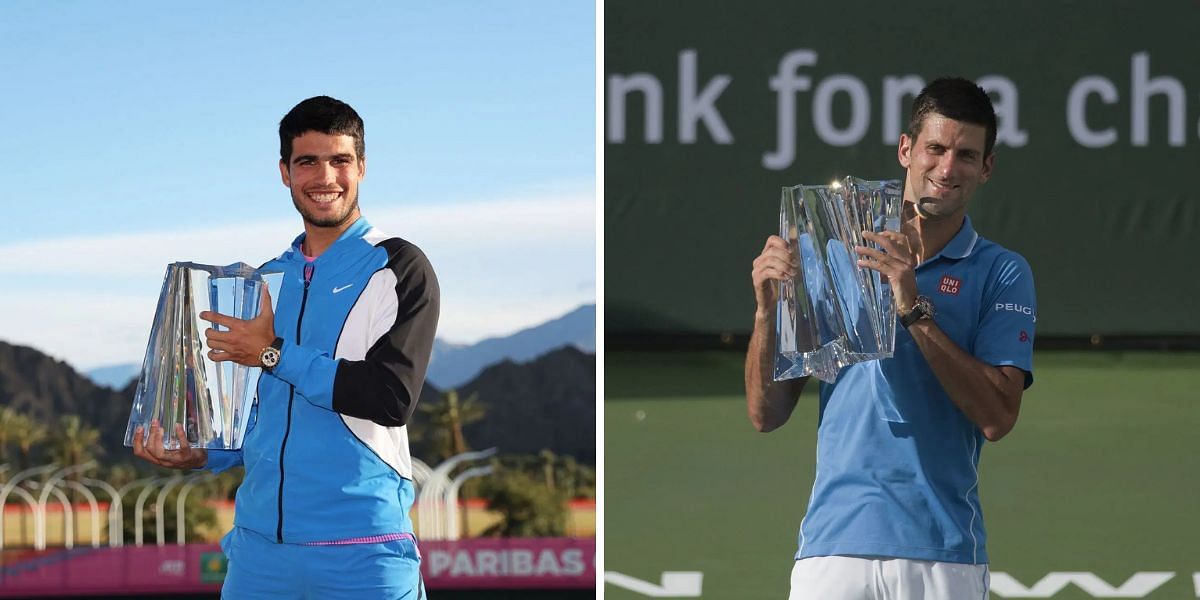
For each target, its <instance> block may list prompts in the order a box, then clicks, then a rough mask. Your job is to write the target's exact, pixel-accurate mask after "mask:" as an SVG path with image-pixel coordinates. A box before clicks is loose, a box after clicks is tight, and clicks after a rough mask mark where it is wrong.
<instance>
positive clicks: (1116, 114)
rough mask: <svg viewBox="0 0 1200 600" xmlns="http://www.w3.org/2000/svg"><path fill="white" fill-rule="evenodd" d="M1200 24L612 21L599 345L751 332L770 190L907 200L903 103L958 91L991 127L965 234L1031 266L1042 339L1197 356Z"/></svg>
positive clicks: (1191, 12)
mask: <svg viewBox="0 0 1200 600" xmlns="http://www.w3.org/2000/svg"><path fill="white" fill-rule="evenodd" d="M835 5H836V6H835ZM1198 24H1200V3H1197V2H1190V1H1189V2H1171V3H1152V4H1146V3H1134V2H1122V3H1108V2H1099V3H1097V2H1059V3H1042V2H1028V1H1026V2H1007V3H1001V4H997V5H982V4H980V5H972V4H967V5H964V4H962V3H950V2H941V1H938V2H922V3H920V4H919V5H913V4H911V3H860V2H838V3H833V2H828V3H824V4H816V3H799V2H797V3H775V2H751V3H740V2H739V3H732V2H636V1H631V0H609V1H608V2H606V3H605V15H604V27H605V29H604V31H605V44H604V61H605V65H604V69H605V89H604V94H605V114H604V130H605V131H604V134H605V138H606V149H605V154H604V160H605V167H604V188H605V189H604V230H605V231H604V235H605V241H604V256H605V267H604V268H605V281H606V282H607V283H606V290H605V300H606V304H607V306H606V321H605V327H606V330H607V332H609V333H616V334H626V335H628V334H657V333H735V334H737V333H746V332H748V330H749V329H750V326H751V319H752V314H753V293H752V290H751V288H750V264H751V261H752V260H753V259H754V257H755V256H757V254H758V252H759V251H761V249H762V246H763V243H764V241H765V239H766V236H767V235H769V234H771V233H773V232H774V231H775V229H776V228H777V222H778V207H779V195H780V188H781V187H783V186H785V185H794V184H798V183H814V184H815V183H825V182H829V181H831V180H832V179H834V178H835V177H841V176H845V175H849V174H852V175H856V176H859V177H863V178H867V179H886V178H901V177H902V176H903V171H902V170H901V168H900V166H899V164H898V163H897V160H896V149H895V142H896V140H897V139H898V135H899V133H900V131H901V130H902V129H903V128H905V127H906V126H907V122H908V111H909V107H910V105H911V102H912V98H913V96H915V93H916V92H917V91H919V89H920V87H921V85H922V83H923V82H927V81H930V80H932V79H934V78H936V77H939V76H942V75H961V76H964V77H968V78H970V79H974V80H976V81H978V82H980V83H981V85H983V86H984V87H985V88H986V89H988V90H989V92H990V93H992V96H993V101H994V102H995V103H996V107H997V112H998V115H999V119H1000V127H999V140H998V145H997V149H996V153H997V157H996V165H995V171H994V173H993V177H992V180H991V181H990V182H988V183H987V184H985V185H984V186H983V187H981V188H980V190H979V191H978V192H977V194H976V195H975V198H974V200H973V201H972V205H971V210H970V214H971V217H972V219H973V220H974V223H975V226H976V228H977V229H978V230H979V232H980V233H981V235H983V236H984V237H986V238H989V239H992V240H994V241H996V242H999V243H1000V244H1003V245H1004V246H1007V247H1008V248H1010V249H1013V250H1015V251H1017V252H1020V253H1021V254H1022V255H1024V256H1025V257H1026V259H1028V260H1029V262H1030V264H1031V265H1032V267H1033V271H1034V276H1035V280H1036V282H1037V290H1038V303H1039V315H1038V326H1039V329H1038V333H1039V335H1054V336H1086V335H1093V334H1104V335H1150V336H1155V335H1197V334H1200V310H1197V306H1196V302H1197V301H1196V299H1197V297H1200V277H1198V276H1197V274H1198V273H1200V258H1198V257H1197V253H1196V248H1195V247H1196V240H1197V239H1200V235H1198V234H1200V191H1198V190H1197V184H1196V180H1195V175H1196V173H1197V171H1198V170H1200V68H1198V65H1200V63H1198V62H1197V57H1200V41H1198V40H1200V27H1198Z"/></svg>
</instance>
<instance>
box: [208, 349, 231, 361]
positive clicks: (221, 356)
mask: <svg viewBox="0 0 1200 600" xmlns="http://www.w3.org/2000/svg"><path fill="white" fill-rule="evenodd" d="M208 358H209V360H211V361H213V362H224V361H227V360H233V355H231V354H229V353H228V352H224V351H221V350H209V351H208Z"/></svg>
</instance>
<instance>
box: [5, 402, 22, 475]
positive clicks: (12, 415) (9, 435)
mask: <svg viewBox="0 0 1200 600" xmlns="http://www.w3.org/2000/svg"><path fill="white" fill-rule="evenodd" d="M20 416H21V413H19V412H17V409H15V408H13V407H11V406H5V407H3V408H0V465H2V464H4V463H7V462H8V444H9V442H11V441H12V440H13V439H14V438H15V437H16V435H15V434H16V432H17V429H19V427H18V423H17V420H18V418H19V417H20ZM0 477H4V475H0ZM4 479H5V480H7V477H4Z"/></svg>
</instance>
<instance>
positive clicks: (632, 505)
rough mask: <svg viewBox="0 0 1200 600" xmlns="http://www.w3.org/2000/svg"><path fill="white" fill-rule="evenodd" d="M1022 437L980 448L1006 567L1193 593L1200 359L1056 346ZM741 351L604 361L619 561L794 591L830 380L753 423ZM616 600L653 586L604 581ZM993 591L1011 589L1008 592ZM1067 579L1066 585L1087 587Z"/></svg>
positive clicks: (767, 592) (757, 592) (714, 589)
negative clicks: (759, 425) (782, 412)
mask: <svg viewBox="0 0 1200 600" xmlns="http://www.w3.org/2000/svg"><path fill="white" fill-rule="evenodd" d="M1034 370H1035V373H1034V375H1035V378H1036V380H1035V382H1034V386H1033V387H1032V388H1030V389H1029V390H1028V391H1027V392H1026V393H1025V396H1024V400H1023V403H1022V410H1021V418H1020V421H1019V422H1018V424H1017V427H1016V429H1015V430H1013V432H1012V433H1011V434H1009V436H1008V437H1006V438H1005V439H1004V440H1002V441H1001V442H999V443H996V444H988V445H987V446H985V447H984V449H983V458H982V460H981V463H980V472H981V483H980V497H981V499H982V502H983V510H984V515H985V519H986V523H987V528H988V550H989V553H990V555H991V561H992V563H991V566H992V570H993V571H1004V572H1007V573H1009V574H1010V575H1012V576H1014V577H1016V578H1017V579H1018V580H1019V581H1021V582H1022V583H1024V584H1025V585H1026V586H1031V585H1032V584H1033V583H1034V582H1036V581H1037V580H1038V579H1040V578H1041V577H1043V576H1044V575H1046V574H1047V573H1049V572H1051V571H1091V572H1093V573H1096V574H1097V575H1098V576H1100V577H1101V578H1103V579H1105V580H1106V581H1108V582H1109V583H1110V584H1113V585H1114V586H1115V585H1119V584H1120V583H1123V582H1124V581H1125V580H1126V579H1128V578H1129V577H1130V576H1132V575H1133V574H1134V573H1135V572H1137V571H1174V572H1175V573H1176V575H1175V578H1174V579H1172V580H1171V581H1169V582H1168V583H1167V584H1165V585H1164V586H1162V587H1161V588H1159V589H1158V590H1157V591H1156V592H1154V593H1152V594H1150V595H1149V596H1147V598H1151V599H1156V598H1158V599H1167V598H1191V597H1195V596H1196V593H1195V591H1194V590H1193V585H1192V573H1193V572H1200V548H1198V547H1197V544H1200V355H1196V354H1165V353H1066V352H1056V353H1050V352H1044V353H1039V354H1038V355H1037V356H1036V357H1035V366H1034ZM741 382H742V357H741V356H740V355H738V354H734V353H721V352H711V353H690V354H682V353H677V354H666V353H616V352H610V353H608V354H607V356H606V357H605V389H606V392H605V395H606V398H605V422H604V427H605V440H604V453H605V457H604V460H605V468H604V470H605V480H604V511H605V517H604V519H605V531H604V535H605V538H604V539H605V542H604V560H605V569H606V570H609V571H617V572H620V573H624V574H626V575H631V576H633V577H638V578H639V579H644V580H647V581H651V582H655V583H657V581H658V578H659V576H660V574H661V573H662V572H663V571H702V572H703V573H704V588H703V589H704V594H703V597H704V598H719V599H725V598H729V599H755V598H772V599H777V598H786V597H787V589H788V575H789V573H790V569H791V564H792V554H793V552H794V551H795V545H796V534H797V530H798V528H799V524H800V519H801V518H802V517H803V516H804V510H805V507H806V505H807V502H808V495H809V491H810V489H811V486H812V477H813V469H814V453H815V442H816V406H817V400H816V394H815V391H816V386H810V391H809V392H806V393H805V395H804V397H803V398H802V399H801V401H800V406H799V407H798V408H797V409H796V413H795V414H793V416H792V419H791V421H790V422H789V423H788V424H787V425H785V426H784V427H782V428H781V429H779V430H777V431H775V432H772V433H770V434H761V433H758V432H756V431H754V429H753V428H752V427H751V426H750V423H749V421H748V420H747V419H746V412H745V404H744V402H745V401H744V398H743V397H742V395H741V394H742V383H741ZM605 594H606V595H605V597H606V598H610V599H617V600H619V599H622V598H642V597H643V596H640V595H638V594H635V593H633V592H629V591H626V590H623V589H620V588H617V587H616V586H612V585H606V586H605ZM993 597H996V596H995V595H993ZM1089 597H1090V596H1088V595H1086V594H1084V593H1083V592H1081V591H1080V590H1079V589H1078V588H1075V587H1074V586H1070V587H1068V588H1066V589H1064V590H1063V591H1062V592H1060V593H1059V594H1056V595H1055V596H1054V598H1062V599H1068V598H1089Z"/></svg>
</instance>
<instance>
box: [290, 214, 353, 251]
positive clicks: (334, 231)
mask: <svg viewBox="0 0 1200 600" xmlns="http://www.w3.org/2000/svg"><path fill="white" fill-rule="evenodd" d="M357 220H358V216H357V215H355V216H354V217H353V218H350V219H346V222H345V223H342V224H341V225H338V226H337V227H319V226H317V225H313V224H312V223H309V222H307V221H305V223H304V241H303V242H301V243H300V250H301V251H302V252H304V255H305V256H309V257H312V258H316V257H318V256H320V255H322V254H324V253H325V251H326V250H328V249H329V247H330V246H332V245H333V243H334V242H336V241H337V240H338V238H340V237H342V234H343V233H346V230H347V229H350V226H351V225H353V224H354V222H355V221H357Z"/></svg>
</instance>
